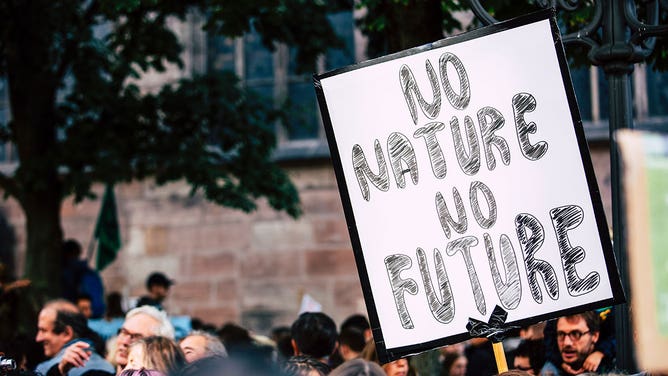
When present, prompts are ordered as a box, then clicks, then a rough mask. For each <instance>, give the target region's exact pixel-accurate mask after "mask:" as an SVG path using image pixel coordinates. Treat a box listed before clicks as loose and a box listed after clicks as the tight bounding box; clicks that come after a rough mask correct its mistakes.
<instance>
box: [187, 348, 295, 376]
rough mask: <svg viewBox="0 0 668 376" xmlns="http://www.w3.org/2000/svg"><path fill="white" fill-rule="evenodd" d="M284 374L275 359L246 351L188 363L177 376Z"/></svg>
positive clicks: (269, 375)
mask: <svg viewBox="0 0 668 376" xmlns="http://www.w3.org/2000/svg"><path fill="white" fill-rule="evenodd" d="M249 375H252V376H283V375H285V373H284V372H283V370H282V369H280V367H279V366H278V365H277V364H276V362H273V361H271V362H270V361H266V359H264V358H261V357H260V358H258V357H256V356H255V354H252V353H245V354H239V355H237V356H229V357H225V358H223V357H220V356H208V357H204V358H202V359H198V360H196V361H194V362H192V363H188V364H186V365H185V366H184V367H183V369H182V370H181V372H179V373H178V375H177V376H249Z"/></svg>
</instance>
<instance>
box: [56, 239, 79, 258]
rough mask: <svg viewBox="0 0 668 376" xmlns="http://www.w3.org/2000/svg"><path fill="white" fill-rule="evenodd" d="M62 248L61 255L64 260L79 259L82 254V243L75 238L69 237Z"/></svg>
mask: <svg viewBox="0 0 668 376" xmlns="http://www.w3.org/2000/svg"><path fill="white" fill-rule="evenodd" d="M61 249H62V255H61V256H62V258H63V259H64V260H69V259H77V258H79V256H81V251H82V248H81V244H80V243H79V242H78V241H77V240H75V239H67V240H65V241H63V244H62V246H61Z"/></svg>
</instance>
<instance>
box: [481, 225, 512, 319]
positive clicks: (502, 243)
mask: <svg viewBox="0 0 668 376" xmlns="http://www.w3.org/2000/svg"><path fill="white" fill-rule="evenodd" d="M483 236H484V238H485V249H486V250H487V259H488V260H489V268H490V270H491V272H492V279H493V280H494V287H495V288H496V294H497V295H498V296H499V300H500V301H501V305H502V306H503V307H505V308H506V309H515V308H517V306H519V304H520V300H522V285H521V284H520V273H519V268H518V267H517V257H516V256H515V250H514V249H513V245H512V243H510V239H509V238H508V235H506V234H501V237H500V238H499V248H500V250H501V261H503V266H504V270H505V271H506V273H505V274H506V278H505V280H506V282H505V283H504V282H503V279H502V278H501V273H500V272H499V268H498V266H497V265H496V255H495V254H494V244H492V238H491V237H490V236H489V234H487V233H485V234H484V235H483Z"/></svg>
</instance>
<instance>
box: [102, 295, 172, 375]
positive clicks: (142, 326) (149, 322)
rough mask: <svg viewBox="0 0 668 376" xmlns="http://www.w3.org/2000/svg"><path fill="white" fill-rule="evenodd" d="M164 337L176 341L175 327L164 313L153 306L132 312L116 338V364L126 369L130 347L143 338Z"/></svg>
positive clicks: (138, 308)
mask: <svg viewBox="0 0 668 376" xmlns="http://www.w3.org/2000/svg"><path fill="white" fill-rule="evenodd" d="M150 336H162V337H167V338H169V339H172V340H173V339H174V327H173V326H172V323H171V322H170V321H169V318H167V314H166V313H165V312H164V311H160V310H159V309H157V308H155V307H153V306H141V307H137V308H135V309H132V310H130V311H129V312H128V313H127V314H126V315H125V321H124V322H123V325H122V326H121V328H120V329H119V330H118V337H117V338H116V359H115V360H116V364H117V365H118V366H119V367H120V368H125V365H126V364H127V363H128V350H129V347H130V345H131V344H132V343H133V342H135V341H137V340H139V339H142V338H145V337H150Z"/></svg>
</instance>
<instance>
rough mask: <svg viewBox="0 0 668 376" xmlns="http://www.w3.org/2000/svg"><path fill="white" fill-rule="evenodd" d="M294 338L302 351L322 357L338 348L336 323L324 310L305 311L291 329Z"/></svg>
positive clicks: (315, 356)
mask: <svg viewBox="0 0 668 376" xmlns="http://www.w3.org/2000/svg"><path fill="white" fill-rule="evenodd" d="M290 333H291V334H292V339H293V340H294V341H295V343H296V344H297V349H298V350H299V352H300V353H302V354H306V355H311V356H312V357H314V358H322V357H325V356H328V355H331V354H332V353H333V352H334V349H335V348H336V339H337V337H338V336H337V334H336V324H335V323H334V320H332V319H331V318H330V317H329V316H327V315H326V314H324V313H322V312H304V313H302V314H301V315H299V317H298V318H297V320H295V322H294V323H293V324H292V328H291V329H290Z"/></svg>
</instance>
